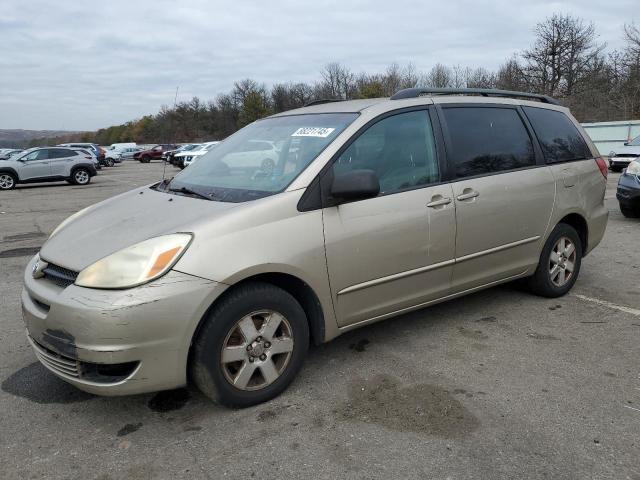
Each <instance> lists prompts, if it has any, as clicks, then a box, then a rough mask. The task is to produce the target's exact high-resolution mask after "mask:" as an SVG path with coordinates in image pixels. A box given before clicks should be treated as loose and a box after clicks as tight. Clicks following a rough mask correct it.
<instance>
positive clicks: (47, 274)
mask: <svg viewBox="0 0 640 480" xmlns="http://www.w3.org/2000/svg"><path fill="white" fill-rule="evenodd" d="M42 273H43V274H44V278H46V279H47V280H49V281H50V282H53V283H54V284H56V285H57V286H59V287H62V288H66V287H68V286H69V285H71V284H72V283H73V282H75V281H76V278H77V277H78V272H74V271H73V270H69V269H68V268H64V267H60V266H58V265H54V264H53V263H49V264H48V265H47V266H46V267H45V268H44V270H42Z"/></svg>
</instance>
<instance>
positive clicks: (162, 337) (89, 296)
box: [22, 258, 226, 395]
mask: <svg viewBox="0 0 640 480" xmlns="http://www.w3.org/2000/svg"><path fill="white" fill-rule="evenodd" d="M34 263H35V258H34V259H32V260H31V262H29V265H27V268H26V271H25V277H24V288H23V291H22V312H23V318H24V322H25V325H26V328H27V334H28V338H29V341H30V342H31V344H32V346H33V348H34V350H35V353H36V356H37V357H38V359H39V360H40V362H41V363H42V364H43V365H44V366H45V367H46V368H47V369H49V370H50V371H51V372H53V373H54V374H55V375H57V376H58V377H60V378H62V379H63V380H65V381H67V382H69V383H71V384H73V385H75V386H76V387H78V388H80V389H81V390H85V391H87V392H91V393H95V394H99V395H128V394H135V393H143V392H151V391H158V390H166V389H172V388H177V387H180V386H184V385H185V384H186V382H187V358H188V354H189V347H190V344H191V340H192V337H193V334H194V332H195V330H196V328H197V325H198V323H199V321H200V319H201V318H202V317H203V316H204V314H205V313H206V311H207V309H208V308H209V306H210V305H211V303H212V302H213V301H214V300H215V299H216V298H217V297H218V296H219V295H220V294H221V293H222V292H223V291H224V290H225V289H226V285H223V284H220V283H216V282H212V281H210V280H205V279H202V278H199V277H194V276H191V275H187V274H184V273H180V272H175V271H171V272H169V273H168V274H166V275H165V276H163V277H161V278H159V279H157V280H155V281H153V282H151V283H148V284H146V285H142V286H140V287H136V288H132V289H128V290H97V289H90V288H83V287H78V286H76V285H69V286H68V287H62V286H58V285H56V284H54V283H52V282H51V281H50V280H48V279H46V278H40V279H35V278H33V275H32V274H31V272H32V268H33V265H34Z"/></svg>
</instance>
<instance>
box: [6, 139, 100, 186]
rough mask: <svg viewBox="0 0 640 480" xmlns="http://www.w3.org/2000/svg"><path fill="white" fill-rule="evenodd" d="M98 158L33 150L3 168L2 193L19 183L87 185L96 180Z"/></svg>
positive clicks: (57, 149) (75, 152) (56, 150)
mask: <svg viewBox="0 0 640 480" xmlns="http://www.w3.org/2000/svg"><path fill="white" fill-rule="evenodd" d="M96 174H97V172H96V166H95V157H94V156H92V155H90V154H89V153H88V152H86V151H84V150H80V149H73V148H64V147H44V148H32V149H29V150H26V151H25V152H24V153H22V154H20V155H17V156H15V157H11V158H10V159H8V160H5V161H3V162H2V164H0V190H11V189H12V188H14V187H15V186H16V185H17V184H18V183H37V182H59V181H61V180H66V181H67V182H69V183H73V184H75V185H87V184H88V183H89V182H90V181H91V177H93V176H95V175H96Z"/></svg>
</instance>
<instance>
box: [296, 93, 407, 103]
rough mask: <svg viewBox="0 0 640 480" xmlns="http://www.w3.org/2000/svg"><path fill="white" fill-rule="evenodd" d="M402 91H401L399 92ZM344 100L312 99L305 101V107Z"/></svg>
mask: <svg viewBox="0 0 640 480" xmlns="http://www.w3.org/2000/svg"><path fill="white" fill-rule="evenodd" d="M398 93H400V92H398ZM333 102H344V100H342V99H341V98H321V99H318V100H312V101H310V102H309V103H305V104H304V106H305V107H311V106H313V105H322V104H323V103H333Z"/></svg>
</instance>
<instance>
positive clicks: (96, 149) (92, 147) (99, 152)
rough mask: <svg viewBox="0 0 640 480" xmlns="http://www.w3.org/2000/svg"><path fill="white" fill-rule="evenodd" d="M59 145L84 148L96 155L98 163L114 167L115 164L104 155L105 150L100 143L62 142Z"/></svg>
mask: <svg viewBox="0 0 640 480" xmlns="http://www.w3.org/2000/svg"><path fill="white" fill-rule="evenodd" d="M58 146H59V147H71V148H81V149H84V150H88V151H90V152H91V154H92V155H94V156H95V157H96V158H97V159H98V163H99V165H104V166H107V167H112V166H113V164H109V162H107V160H106V159H105V155H104V151H103V149H102V148H100V146H99V145H96V144H95V143H79V142H76V143H61V144H59V145H58Z"/></svg>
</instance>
